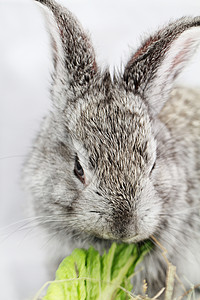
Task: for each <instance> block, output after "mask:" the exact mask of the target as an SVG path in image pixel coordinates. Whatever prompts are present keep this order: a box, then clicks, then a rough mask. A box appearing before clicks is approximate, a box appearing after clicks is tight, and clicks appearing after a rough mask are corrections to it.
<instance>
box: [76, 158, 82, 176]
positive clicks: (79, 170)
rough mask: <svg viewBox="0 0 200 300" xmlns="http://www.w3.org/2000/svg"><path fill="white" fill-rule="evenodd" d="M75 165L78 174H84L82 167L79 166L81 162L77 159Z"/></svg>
mask: <svg viewBox="0 0 200 300" xmlns="http://www.w3.org/2000/svg"><path fill="white" fill-rule="evenodd" d="M75 166H76V170H77V172H78V174H79V175H80V176H83V175H84V172H83V168H82V167H81V164H80V162H79V161H78V160H76V165H75Z"/></svg>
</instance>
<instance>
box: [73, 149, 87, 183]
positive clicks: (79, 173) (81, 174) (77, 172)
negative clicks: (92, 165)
mask: <svg viewBox="0 0 200 300" xmlns="http://www.w3.org/2000/svg"><path fill="white" fill-rule="evenodd" d="M74 173H75V175H76V176H77V177H78V179H79V180H80V181H81V182H82V183H85V176H84V171H83V168H82V166H81V164H80V162H79V158H78V156H77V155H76V157H75V165H74Z"/></svg>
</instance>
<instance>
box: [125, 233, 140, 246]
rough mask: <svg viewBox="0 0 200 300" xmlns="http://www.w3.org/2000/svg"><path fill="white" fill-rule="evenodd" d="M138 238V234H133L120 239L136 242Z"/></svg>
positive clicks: (126, 241)
mask: <svg viewBox="0 0 200 300" xmlns="http://www.w3.org/2000/svg"><path fill="white" fill-rule="evenodd" d="M139 240H140V235H139V234H135V235H133V236H131V237H128V238H123V239H122V242H124V243H128V244H129V243H135V242H138V241H139Z"/></svg>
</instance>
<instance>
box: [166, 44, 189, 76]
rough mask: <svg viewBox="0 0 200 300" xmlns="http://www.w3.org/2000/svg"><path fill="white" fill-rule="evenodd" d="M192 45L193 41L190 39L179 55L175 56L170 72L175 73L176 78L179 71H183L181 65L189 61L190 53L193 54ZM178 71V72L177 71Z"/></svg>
mask: <svg viewBox="0 0 200 300" xmlns="http://www.w3.org/2000/svg"><path fill="white" fill-rule="evenodd" d="M191 45H192V39H191V38H190V39H188V40H187V41H185V43H184V47H183V49H182V50H180V51H179V52H178V54H177V55H176V56H175V58H174V59H173V61H172V64H171V67H170V72H174V71H175V73H176V74H175V76H176V75H178V71H179V69H181V64H182V63H183V62H184V61H186V60H188V58H189V55H190V52H191ZM177 69H178V70H177Z"/></svg>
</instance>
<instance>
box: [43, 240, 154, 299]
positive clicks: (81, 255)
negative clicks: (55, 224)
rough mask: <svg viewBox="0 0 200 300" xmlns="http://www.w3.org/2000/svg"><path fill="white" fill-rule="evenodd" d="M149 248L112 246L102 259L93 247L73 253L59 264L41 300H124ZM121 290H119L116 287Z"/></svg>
mask: <svg viewBox="0 0 200 300" xmlns="http://www.w3.org/2000/svg"><path fill="white" fill-rule="evenodd" d="M151 248H152V245H151V243H149V242H147V243H146V244H143V245H142V246H141V247H138V245H133V244H132V245H127V244H119V245H118V244H116V243H113V244H112V246H111V248H110V249H109V251H108V253H106V252H104V254H103V255H102V256H100V254H99V253H98V251H96V250H95V249H94V248H93V247H90V248H89V249H88V250H84V249H75V250H74V251H73V252H72V254H71V255H70V256H68V257H66V258H65V259H64V260H63V261H62V262H61V264H60V266H59V268H58V270H57V272H56V278H55V281H54V282H52V283H51V284H50V286H49V287H48V290H47V293H46V296H44V297H43V300H102V299H103V300H111V299H116V300H127V299H130V297H129V296H128V293H127V292H126V291H131V290H132V289H133V286H132V284H131V281H130V278H129V277H130V276H131V275H132V274H133V273H134V269H135V266H136V264H137V263H138V262H140V261H141V260H142V259H143V257H144V255H145V254H146V253H147V252H148V251H149V250H150V249H151ZM120 286H121V287H123V288H124V289H125V290H126V291H124V289H123V290H122V289H120V288H119V287H120Z"/></svg>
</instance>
